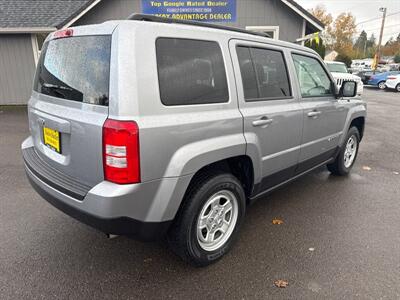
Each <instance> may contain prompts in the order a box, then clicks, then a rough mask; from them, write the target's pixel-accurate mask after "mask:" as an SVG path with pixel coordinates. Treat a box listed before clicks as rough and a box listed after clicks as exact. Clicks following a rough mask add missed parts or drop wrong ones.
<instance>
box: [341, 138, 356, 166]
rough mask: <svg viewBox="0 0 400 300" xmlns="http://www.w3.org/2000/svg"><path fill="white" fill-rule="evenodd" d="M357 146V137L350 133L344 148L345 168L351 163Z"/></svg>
mask: <svg viewBox="0 0 400 300" xmlns="http://www.w3.org/2000/svg"><path fill="white" fill-rule="evenodd" d="M357 147H358V144H357V138H356V137H355V136H354V135H352V136H351V137H350V138H349V139H348V140H347V144H346V149H345V150H344V166H345V167H346V168H349V167H350V166H351V165H352V164H353V162H354V159H355V157H356V153H357Z"/></svg>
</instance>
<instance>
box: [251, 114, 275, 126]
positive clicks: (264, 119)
mask: <svg viewBox="0 0 400 300" xmlns="http://www.w3.org/2000/svg"><path fill="white" fill-rule="evenodd" d="M272 121H273V119H268V118H267V117H265V116H264V117H262V118H260V119H259V120H255V121H253V126H254V127H262V126H265V127H267V126H268V125H269V124H271V123H272Z"/></svg>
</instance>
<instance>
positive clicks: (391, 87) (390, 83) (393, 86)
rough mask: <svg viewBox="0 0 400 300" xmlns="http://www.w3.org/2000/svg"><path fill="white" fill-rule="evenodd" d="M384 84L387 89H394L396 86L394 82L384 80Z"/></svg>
mask: <svg viewBox="0 0 400 300" xmlns="http://www.w3.org/2000/svg"><path fill="white" fill-rule="evenodd" d="M385 86H386V88H388V89H393V90H394V89H395V88H396V82H391V81H386V83H385Z"/></svg>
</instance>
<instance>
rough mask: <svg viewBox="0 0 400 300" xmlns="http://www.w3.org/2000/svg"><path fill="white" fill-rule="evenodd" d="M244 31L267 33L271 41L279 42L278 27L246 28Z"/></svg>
mask: <svg viewBox="0 0 400 300" xmlns="http://www.w3.org/2000/svg"><path fill="white" fill-rule="evenodd" d="M246 30H250V31H255V32H262V33H267V34H268V35H269V36H270V37H271V38H272V39H274V40H279V26H246Z"/></svg>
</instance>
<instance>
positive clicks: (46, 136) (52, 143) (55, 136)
mask: <svg viewBox="0 0 400 300" xmlns="http://www.w3.org/2000/svg"><path fill="white" fill-rule="evenodd" d="M43 144H44V145H45V146H46V147H48V148H50V149H51V150H53V151H55V152H57V153H60V154H61V134H60V132H58V131H57V130H54V129H51V128H48V127H45V126H43Z"/></svg>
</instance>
